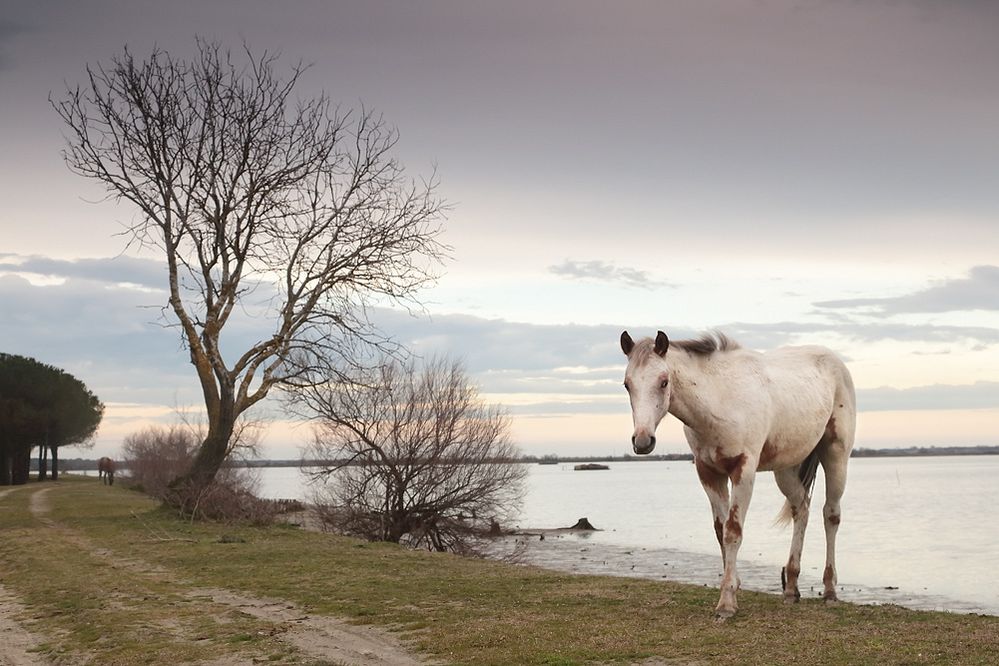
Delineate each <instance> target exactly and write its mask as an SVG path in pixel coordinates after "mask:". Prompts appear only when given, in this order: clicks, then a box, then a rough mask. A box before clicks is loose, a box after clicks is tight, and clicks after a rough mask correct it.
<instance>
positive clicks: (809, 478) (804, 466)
mask: <svg viewBox="0 0 999 666" xmlns="http://www.w3.org/2000/svg"><path fill="white" fill-rule="evenodd" d="M818 470H819V447H818V446H816V447H815V448H814V449H812V452H811V453H809V454H808V457H806V458H805V459H804V460H802V461H801V464H800V465H798V480H799V481H801V485H803V486H804V487H805V503H806V505H807V504H811V501H812V488H813V487H814V486H815V474H816V473H817V472H818ZM793 519H794V512H793V511H792V509H791V503H790V502H789V501H787V500H784V506H783V507H782V508H781V510H780V513H778V514H777V517H776V518H775V519H774V525H777V526H779V527H787V526H788V525H790V524H791V521H792V520H793Z"/></svg>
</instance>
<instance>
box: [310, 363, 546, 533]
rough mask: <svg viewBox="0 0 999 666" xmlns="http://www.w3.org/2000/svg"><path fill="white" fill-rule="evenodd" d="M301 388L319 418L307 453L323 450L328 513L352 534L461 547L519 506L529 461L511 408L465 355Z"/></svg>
mask: <svg viewBox="0 0 999 666" xmlns="http://www.w3.org/2000/svg"><path fill="white" fill-rule="evenodd" d="M331 379H332V380H333V381H331V382H329V383H326V384H321V385H316V386H314V387H312V388H311V389H309V390H306V391H303V392H300V393H298V394H297V399H298V401H299V405H301V406H305V407H307V408H308V409H309V410H310V411H311V412H312V413H313V414H314V416H315V418H316V426H315V437H314V441H313V443H312V445H311V447H310V448H309V449H308V451H307V453H306V457H307V458H311V459H314V460H321V461H324V462H323V469H322V471H321V472H319V474H318V475H319V476H324V477H326V481H327V483H326V484H325V488H326V489H327V490H326V493H327V497H326V498H325V506H324V507H323V509H324V513H325V515H326V517H327V518H328V519H330V520H331V521H333V522H334V527H335V528H336V529H338V530H340V531H343V532H345V533H348V534H353V535H357V536H361V537H364V538H368V539H372V540H380V541H393V542H399V541H408V542H410V543H413V544H416V545H420V546H423V547H426V548H428V549H431V550H440V551H443V550H450V551H461V550H466V549H468V548H469V547H470V546H471V545H473V544H474V541H475V537H476V536H477V535H481V534H482V533H483V532H484V531H486V530H488V529H489V528H490V526H491V525H495V524H499V523H501V522H503V521H506V520H508V519H509V518H510V517H511V516H512V515H514V513H515V512H516V511H517V510H518V509H519V505H520V500H521V496H522V493H523V481H524V478H525V476H526V473H527V470H526V468H525V467H524V466H523V465H521V464H519V463H516V462H514V461H515V458H516V456H517V453H518V451H517V449H516V447H515V446H513V445H512V444H511V443H510V441H509V439H508V430H509V418H508V417H507V416H506V415H505V414H504V413H503V412H502V411H500V410H499V409H498V408H495V407H489V406H487V405H485V404H484V403H483V401H482V400H481V399H480V398H479V396H478V391H477V390H476V389H475V387H474V386H473V385H471V384H470V382H469V380H468V378H467V377H466V375H465V372H464V370H463V369H462V367H461V365H460V364H459V363H457V362H448V361H445V360H442V359H437V360H433V361H430V362H428V363H426V364H425V365H423V366H422V368H417V367H416V366H415V365H414V364H412V363H410V364H406V365H404V364H402V363H400V362H399V361H395V360H387V361H386V362H385V363H384V364H383V365H382V366H381V367H380V368H378V369H377V370H370V371H368V372H366V373H365V374H364V375H363V376H360V377H354V378H353V381H350V382H342V381H337V380H338V378H336V377H333V378H331Z"/></svg>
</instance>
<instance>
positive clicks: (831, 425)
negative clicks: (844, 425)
mask: <svg viewBox="0 0 999 666" xmlns="http://www.w3.org/2000/svg"><path fill="white" fill-rule="evenodd" d="M825 439H827V440H830V441H831V440H834V439H836V417H835V416H830V417H829V422H828V423H826V432H825Z"/></svg>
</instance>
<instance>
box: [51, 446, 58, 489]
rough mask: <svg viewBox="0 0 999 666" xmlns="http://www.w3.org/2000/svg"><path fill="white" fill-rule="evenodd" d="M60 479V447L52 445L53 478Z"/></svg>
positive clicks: (54, 479)
mask: <svg viewBox="0 0 999 666" xmlns="http://www.w3.org/2000/svg"><path fill="white" fill-rule="evenodd" d="M58 479H59V447H58V446H53V447H52V480H53V481H56V480H58Z"/></svg>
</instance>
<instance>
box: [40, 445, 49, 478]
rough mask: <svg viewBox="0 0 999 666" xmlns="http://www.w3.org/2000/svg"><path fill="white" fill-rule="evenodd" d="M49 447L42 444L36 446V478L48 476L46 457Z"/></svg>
mask: <svg viewBox="0 0 999 666" xmlns="http://www.w3.org/2000/svg"><path fill="white" fill-rule="evenodd" d="M48 452H49V447H47V446H45V445H44V444H42V445H41V446H39V447H38V480H39V481H44V480H45V479H46V478H47V477H48V457H47V454H48Z"/></svg>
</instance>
